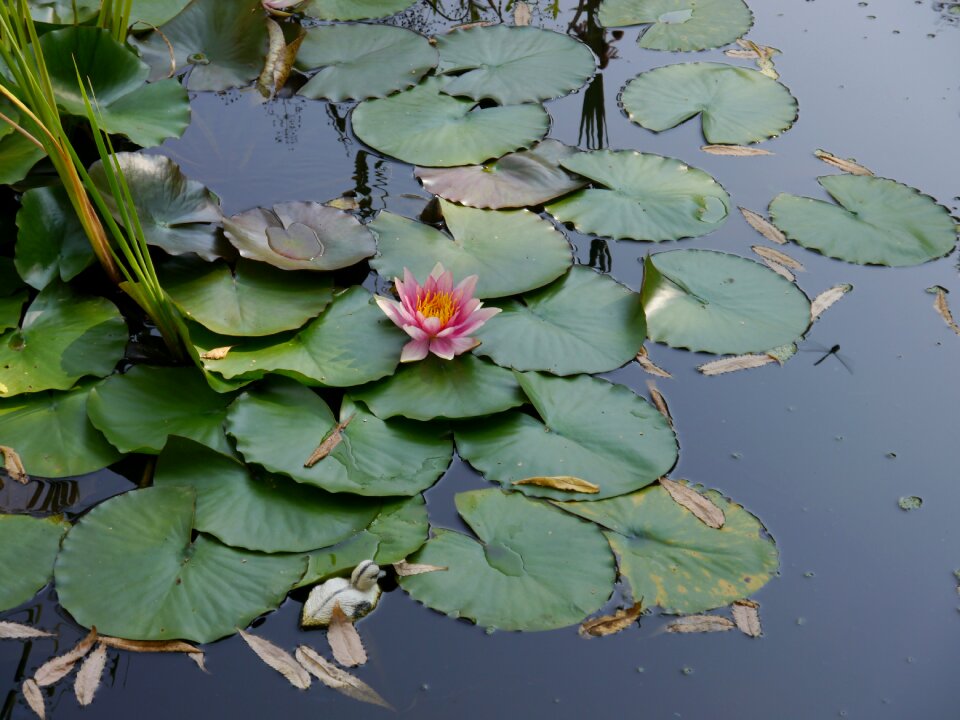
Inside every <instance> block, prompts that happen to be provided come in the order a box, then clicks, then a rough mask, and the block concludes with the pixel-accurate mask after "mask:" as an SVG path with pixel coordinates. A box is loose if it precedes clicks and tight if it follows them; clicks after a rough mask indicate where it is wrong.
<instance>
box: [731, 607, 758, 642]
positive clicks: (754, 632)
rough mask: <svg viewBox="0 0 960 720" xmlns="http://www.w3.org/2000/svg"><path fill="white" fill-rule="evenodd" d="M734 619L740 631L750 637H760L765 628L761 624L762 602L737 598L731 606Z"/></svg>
mask: <svg viewBox="0 0 960 720" xmlns="http://www.w3.org/2000/svg"><path fill="white" fill-rule="evenodd" d="M730 612H731V613H732V614H733V621H734V622H735V623H736V625H737V627H738V628H740V632H742V633H743V634H744V635H749V636H750V637H760V636H761V635H762V634H763V628H762V627H761V626H760V603H758V602H754V601H753V600H737V601H736V602H735V603H733V605H731V606H730Z"/></svg>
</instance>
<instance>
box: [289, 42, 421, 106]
mask: <svg viewBox="0 0 960 720" xmlns="http://www.w3.org/2000/svg"><path fill="white" fill-rule="evenodd" d="M436 64H437V51H436V50H434V48H433V46H431V45H430V43H429V42H427V39H426V38H425V37H423V35H419V34H418V33H415V32H411V31H410V30H406V29H404V28H399V27H394V26H392V25H365V24H357V25H321V26H319V27H313V28H309V29H308V30H307V35H306V37H305V38H304V40H303V43H302V44H301V45H300V50H299V51H298V52H297V64H296V67H297V68H298V69H299V70H303V71H314V70H315V71H316V72H315V74H314V75H313V76H312V77H311V78H310V80H309V81H308V82H307V84H306V85H304V86H303V87H302V88H300V90H299V91H298V92H299V93H300V94H301V95H306V96H307V97H310V98H314V99H320V98H323V99H325V100H331V101H333V102H343V101H344V100H365V99H367V98H373V97H385V96H386V95H389V94H390V93H393V92H396V91H397V90H405V89H407V88H409V87H412V86H414V85H416V84H417V83H418V82H420V78H421V77H423V76H424V75H425V74H426V73H427V72H429V71H430V70H431V69H432V68H434V67H435V66H436Z"/></svg>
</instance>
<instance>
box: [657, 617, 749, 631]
mask: <svg viewBox="0 0 960 720" xmlns="http://www.w3.org/2000/svg"><path fill="white" fill-rule="evenodd" d="M735 627H736V625H734V624H733V621H731V620H728V619H727V618H725V617H721V616H720V615H687V616H686V617H681V618H677V620H676V622H673V623H670V625H668V626H667V631H668V632H672V633H702V632H726V631H727V630H733V628H735Z"/></svg>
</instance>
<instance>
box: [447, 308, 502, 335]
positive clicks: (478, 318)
mask: <svg viewBox="0 0 960 720" xmlns="http://www.w3.org/2000/svg"><path fill="white" fill-rule="evenodd" d="M499 312H501V309H500V308H483V309H481V310H477V311H476V312H474V313H473V314H472V315H471V316H470V317H469V318H467V319H466V320H465V321H463V322H462V323H460V324H459V325H457V326H455V327H454V328H453V331H454V332H453V334H454V335H458V336H459V335H469V334H470V333H472V332H474V331H475V330H476V329H477V328H479V327H480V326H481V325H483V324H484V323H485V322H486V321H487V320H489V319H490V318H492V317H493V316H494V315H496V314H497V313H499Z"/></svg>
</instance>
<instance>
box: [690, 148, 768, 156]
mask: <svg viewBox="0 0 960 720" xmlns="http://www.w3.org/2000/svg"><path fill="white" fill-rule="evenodd" d="M700 149H701V150H703V152H705V153H710V154H711V155H728V156H730V157H753V156H756V155H773V153H772V152H770V151H769V150H764V149H763V148H753V147H747V146H745V145H701V146H700Z"/></svg>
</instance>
